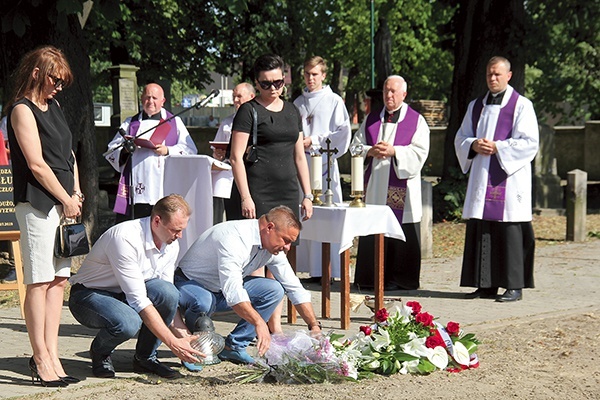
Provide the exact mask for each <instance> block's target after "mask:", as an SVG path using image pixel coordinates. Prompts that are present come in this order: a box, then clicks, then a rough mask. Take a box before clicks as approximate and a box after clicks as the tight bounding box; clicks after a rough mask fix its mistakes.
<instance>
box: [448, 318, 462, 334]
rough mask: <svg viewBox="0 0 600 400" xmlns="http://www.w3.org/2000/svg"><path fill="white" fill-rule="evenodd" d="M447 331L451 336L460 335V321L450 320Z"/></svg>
mask: <svg viewBox="0 0 600 400" xmlns="http://www.w3.org/2000/svg"><path fill="white" fill-rule="evenodd" d="M446 332H448V335H450V336H458V333H459V332H460V325H459V324H458V322H452V321H450V322H448V325H446Z"/></svg>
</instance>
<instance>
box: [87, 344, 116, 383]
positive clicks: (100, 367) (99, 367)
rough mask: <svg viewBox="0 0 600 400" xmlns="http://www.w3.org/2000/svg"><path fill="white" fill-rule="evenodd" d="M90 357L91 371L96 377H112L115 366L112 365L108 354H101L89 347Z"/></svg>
mask: <svg viewBox="0 0 600 400" xmlns="http://www.w3.org/2000/svg"><path fill="white" fill-rule="evenodd" d="M90 357H91V358H92V373H93V374H94V376H95V377H98V378H114V377H115V367H113V363H112V359H111V358H110V354H109V355H106V356H103V355H101V354H96V353H94V352H93V351H92V349H91V348H90Z"/></svg>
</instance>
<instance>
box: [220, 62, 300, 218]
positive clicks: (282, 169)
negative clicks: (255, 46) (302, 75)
mask: <svg viewBox="0 0 600 400" xmlns="http://www.w3.org/2000/svg"><path fill="white" fill-rule="evenodd" d="M283 68H284V63H283V60H282V59H281V57H279V56H275V55H263V56H260V57H259V58H258V59H257V60H256V62H255V63H254V76H255V79H256V86H257V88H258V91H259V93H260V95H259V96H258V97H256V98H255V99H253V100H251V101H249V102H247V103H244V104H242V106H241V107H240V109H239V110H238V112H237V114H236V116H235V119H234V121H233V128H232V136H231V158H230V160H231V165H232V167H233V176H234V178H235V183H236V185H237V188H238V190H239V193H240V197H241V209H242V216H243V217H244V218H259V217H260V216H261V215H263V214H266V213H267V212H268V211H269V210H270V209H271V208H273V207H276V206H279V205H286V206H288V207H290V208H291V209H292V210H294V212H296V213H298V200H299V199H300V196H299V193H298V182H299V183H300V187H301V189H302V191H303V192H304V197H303V198H302V202H301V205H302V213H303V219H304V220H306V219H308V218H310V217H311V215H312V201H311V200H312V196H311V194H310V193H311V192H310V182H309V173H308V164H307V162H306V156H305V154H304V146H303V143H302V139H303V137H302V136H303V135H302V123H301V121H302V120H301V118H300V114H299V112H298V109H297V108H296V107H295V106H294V105H293V104H292V103H289V102H286V101H283V100H282V99H281V98H280V96H281V92H282V91H283V86H284V80H283ZM253 108H254V109H255V110H256V113H257V116H258V120H257V128H258V129H257V133H258V137H257V146H256V148H257V151H258V152H257V154H258V161H257V162H255V163H253V164H244V160H243V158H244V153H245V152H246V150H247V148H248V147H249V146H250V145H251V144H252V126H253V111H252V109H253Z"/></svg>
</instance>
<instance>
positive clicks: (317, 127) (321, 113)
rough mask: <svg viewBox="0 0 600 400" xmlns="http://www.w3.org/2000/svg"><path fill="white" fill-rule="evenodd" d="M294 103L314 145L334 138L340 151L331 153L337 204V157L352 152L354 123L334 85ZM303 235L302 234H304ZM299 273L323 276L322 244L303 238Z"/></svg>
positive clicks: (334, 253)
mask: <svg viewBox="0 0 600 400" xmlns="http://www.w3.org/2000/svg"><path fill="white" fill-rule="evenodd" d="M294 105H295V106H296V107H298V110H300V115H301V116H302V132H303V133H304V137H310V138H311V141H312V144H313V145H318V146H320V147H321V148H323V149H326V148H327V143H326V140H327V139H329V140H331V143H330V145H329V146H330V148H331V149H334V148H337V150H338V152H337V153H336V154H332V155H331V168H330V175H331V190H332V191H333V201H334V203H341V202H342V201H343V199H342V185H341V182H340V172H339V168H338V163H337V159H338V158H339V157H341V156H342V155H344V154H345V153H346V152H347V151H348V146H349V145H350V138H351V135H352V126H351V123H350V117H349V116H348V111H347V110H346V106H345V104H344V101H343V100H342V98H341V97H340V96H338V95H337V94H335V93H334V92H333V91H332V90H331V88H330V87H329V86H327V85H324V86H323V88H322V89H321V90H317V91H314V92H309V91H308V90H306V89H305V90H304V91H303V92H302V95H301V96H299V97H298V98H297V99H296V100H295V101H294ZM307 159H308V160H309V162H308V167H309V170H310V168H311V165H310V164H311V163H310V157H309V156H308V155H307ZM322 161H323V169H322V170H323V174H324V176H323V181H322V185H321V187H322V188H323V193H325V190H327V180H326V179H327V174H326V173H327V155H326V154H323V157H322ZM300 236H301V237H302V235H300ZM338 253H339V245H337V244H333V245H332V249H331V271H332V275H331V276H332V277H335V278H339V277H340V259H339V255H338ZM296 255H297V265H298V271H299V272H310V275H311V276H313V277H319V276H321V271H322V270H321V244H320V243H318V242H313V241H309V240H302V239H301V240H300V245H299V246H298V248H297V250H296Z"/></svg>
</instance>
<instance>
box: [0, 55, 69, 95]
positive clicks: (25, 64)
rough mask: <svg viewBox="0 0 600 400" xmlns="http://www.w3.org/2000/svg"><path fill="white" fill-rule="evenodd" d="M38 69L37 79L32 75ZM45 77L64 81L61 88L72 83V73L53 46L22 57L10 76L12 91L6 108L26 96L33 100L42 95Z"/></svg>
mask: <svg viewBox="0 0 600 400" xmlns="http://www.w3.org/2000/svg"><path fill="white" fill-rule="evenodd" d="M36 68H37V69H38V70H39V72H38V74H37V77H38V79H34V78H33V76H32V73H33V71H34V70H35V69H36ZM46 76H53V77H59V78H60V79H62V80H63V81H64V83H63V87H67V86H69V85H70V84H71V83H72V82H73V73H72V72H71V67H70V66H69V63H68V62H67V58H66V57H65V55H64V53H63V52H62V50H60V49H57V48H56V47H54V46H42V47H38V48H37V49H35V50H31V51H30V52H28V53H27V54H25V55H24V56H23V58H22V59H21V61H20V62H19V65H18V67H17V69H16V70H15V72H14V73H13V75H12V81H13V85H14V86H13V91H12V96H11V98H10V101H9V103H8V106H11V105H13V104H14V103H16V102H17V101H19V100H21V99H22V98H23V97H25V96H26V95H29V94H31V95H32V96H33V97H35V98H40V97H42V95H43V90H44V85H45V79H46Z"/></svg>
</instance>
